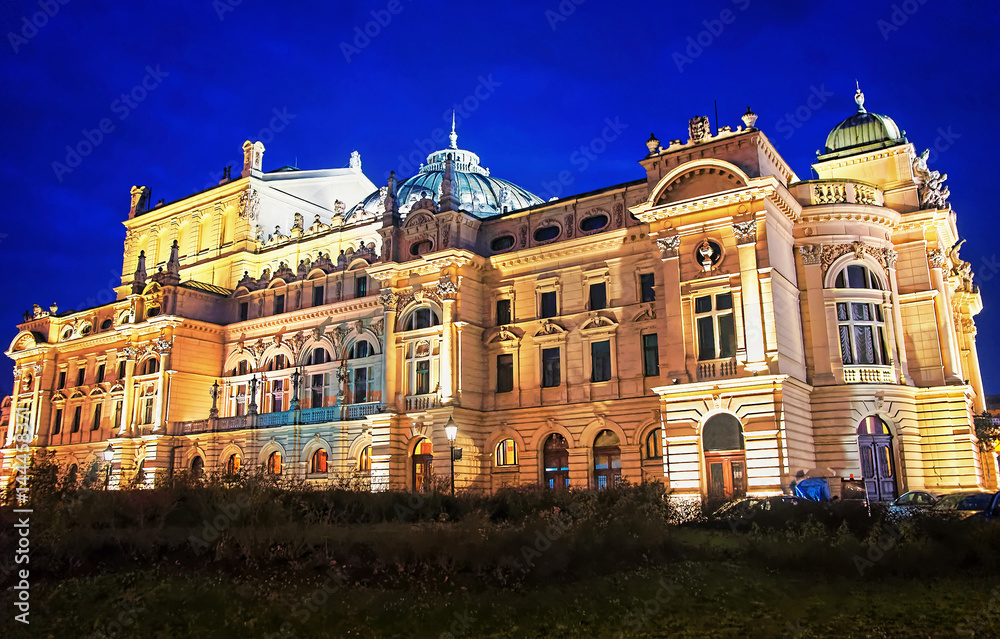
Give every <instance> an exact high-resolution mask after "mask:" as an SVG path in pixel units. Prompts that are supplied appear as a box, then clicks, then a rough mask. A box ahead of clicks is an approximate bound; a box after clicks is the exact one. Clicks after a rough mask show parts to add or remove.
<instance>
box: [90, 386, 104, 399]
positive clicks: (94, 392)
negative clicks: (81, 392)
mask: <svg viewBox="0 0 1000 639" xmlns="http://www.w3.org/2000/svg"><path fill="white" fill-rule="evenodd" d="M102 395H104V391H103V390H102V389H101V387H100V386H98V387H96V388H94V390H92V391H90V396H91V397H100V396H102Z"/></svg>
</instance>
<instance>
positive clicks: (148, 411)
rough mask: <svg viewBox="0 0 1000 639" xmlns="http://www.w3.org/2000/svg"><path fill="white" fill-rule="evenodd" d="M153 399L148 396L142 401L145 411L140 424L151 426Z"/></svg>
mask: <svg viewBox="0 0 1000 639" xmlns="http://www.w3.org/2000/svg"><path fill="white" fill-rule="evenodd" d="M154 399H155V398H154V397H152V396H150V397H147V398H145V399H144V400H143V402H144V404H145V410H143V415H142V423H143V424H152V423H153V401H154Z"/></svg>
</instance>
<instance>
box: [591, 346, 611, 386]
mask: <svg viewBox="0 0 1000 639" xmlns="http://www.w3.org/2000/svg"><path fill="white" fill-rule="evenodd" d="M590 364H591V369H592V370H591V374H590V381H592V382H606V381H608V380H609V379H611V342H610V341H603V342H592V343H591V344H590Z"/></svg>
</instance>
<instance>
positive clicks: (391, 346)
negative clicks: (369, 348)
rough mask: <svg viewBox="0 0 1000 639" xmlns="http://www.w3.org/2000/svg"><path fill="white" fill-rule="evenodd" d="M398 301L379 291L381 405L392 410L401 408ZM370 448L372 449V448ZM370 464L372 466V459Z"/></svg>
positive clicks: (389, 290)
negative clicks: (398, 396) (382, 328)
mask: <svg viewBox="0 0 1000 639" xmlns="http://www.w3.org/2000/svg"><path fill="white" fill-rule="evenodd" d="M398 301H399V296H397V295H396V294H395V293H393V292H392V289H391V288H389V287H386V288H383V289H382V290H381V292H380V293H379V296H378V302H379V304H381V305H382V306H383V307H384V314H383V316H382V319H383V322H384V323H385V330H384V335H385V341H384V342H383V350H384V352H383V354H382V360H383V371H384V373H385V374H384V375H383V378H384V382H383V384H384V390H383V397H382V405H383V406H385V407H386V410H389V411H393V412H399V411H401V410H402V406H400V402H401V398H397V395H398V394H399V392H400V390H399V384H398V381H399V366H400V363H399V362H398V361H397V359H398V358H397V357H396V355H397V354H396V304H397V302H398ZM373 436H374V435H373ZM372 450H373V451H374V448H373V449H372ZM372 464H373V467H374V461H373V462H372Z"/></svg>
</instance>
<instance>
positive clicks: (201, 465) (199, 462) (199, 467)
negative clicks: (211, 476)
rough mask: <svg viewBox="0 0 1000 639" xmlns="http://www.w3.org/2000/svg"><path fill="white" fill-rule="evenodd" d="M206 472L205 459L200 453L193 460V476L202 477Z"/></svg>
mask: <svg viewBox="0 0 1000 639" xmlns="http://www.w3.org/2000/svg"><path fill="white" fill-rule="evenodd" d="M204 474H205V460H204V459H202V458H201V456H200V455H196V456H195V458H194V459H192V460H191V476H192V477H195V478H200V477H201V476H202V475H204Z"/></svg>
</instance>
